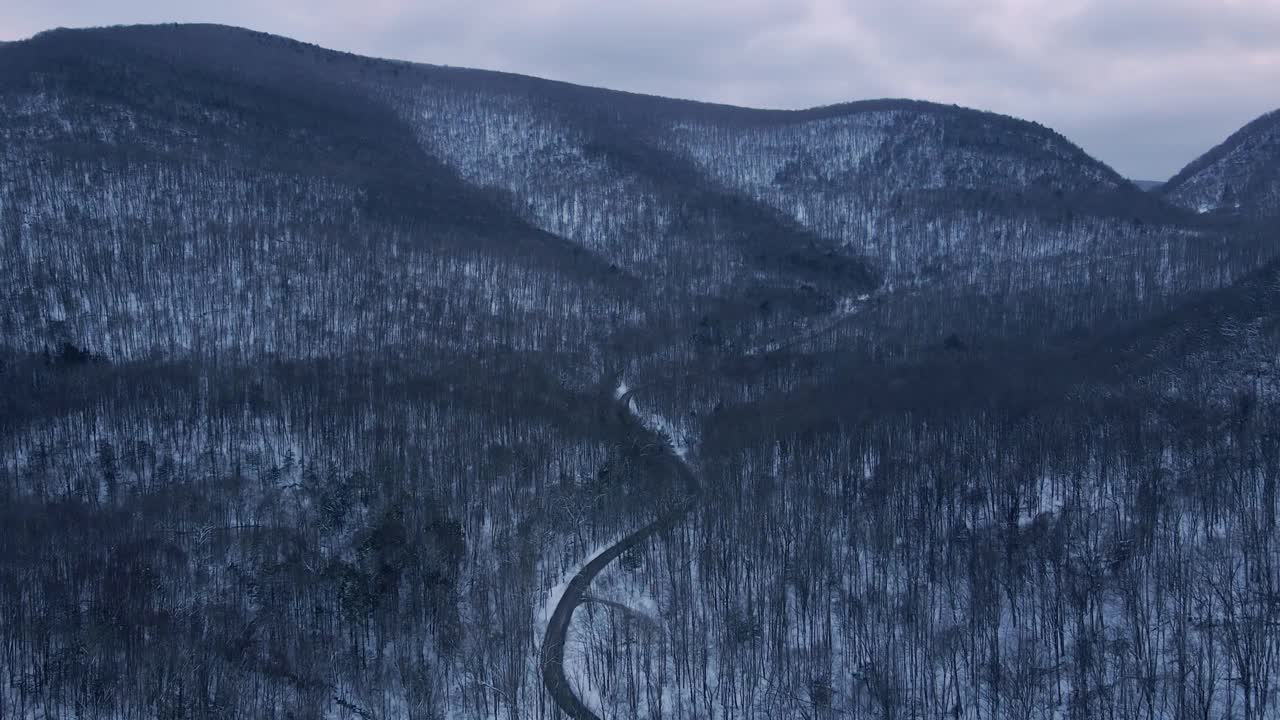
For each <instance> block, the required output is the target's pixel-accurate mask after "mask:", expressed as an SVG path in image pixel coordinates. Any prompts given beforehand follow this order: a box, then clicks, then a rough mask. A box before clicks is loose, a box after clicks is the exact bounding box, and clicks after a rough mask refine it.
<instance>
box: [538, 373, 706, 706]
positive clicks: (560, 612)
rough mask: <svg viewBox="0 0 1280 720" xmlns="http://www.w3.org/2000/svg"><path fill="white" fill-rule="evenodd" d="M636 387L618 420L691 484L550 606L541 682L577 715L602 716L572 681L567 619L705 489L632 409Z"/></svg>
mask: <svg viewBox="0 0 1280 720" xmlns="http://www.w3.org/2000/svg"><path fill="white" fill-rule="evenodd" d="M635 392H636V391H635V390H634V389H633V390H628V391H626V392H624V393H623V394H622V395H620V396H619V397H618V400H617V402H618V414H619V419H620V420H621V421H622V422H623V423H624V427H626V428H627V429H628V430H629V431H630V432H631V433H633V434H635V435H638V436H639V437H641V438H644V439H645V440H646V441H647V442H648V443H649V444H650V445H655V446H658V447H661V448H662V451H663V452H662V454H661V455H660V456H658V457H657V458H650V460H651V461H654V462H658V463H660V464H661V466H662V468H661V469H662V471H664V472H671V473H673V474H674V475H675V476H676V477H679V478H680V479H681V480H682V481H683V483H684V485H685V487H686V488H687V493H688V496H687V497H686V498H685V499H684V500H683V501H681V502H679V503H678V504H677V505H676V506H675V507H674V508H672V509H671V510H668V511H667V512H665V513H663V514H662V515H660V516H658V518H657V519H656V520H654V521H653V522H650V523H649V524H648V525H645V526H643V527H641V528H640V529H638V530H635V531H634V532H632V533H631V534H629V535H627V536H625V537H623V538H622V539H621V540H619V541H618V542H616V543H614V544H613V545H610V546H609V547H608V548H606V549H605V550H604V551H603V552H601V553H600V554H599V555H597V556H595V557H594V558H592V559H591V561H590V562H588V563H587V564H586V565H584V566H583V567H582V569H581V570H579V571H578V572H577V574H576V575H574V576H573V578H572V579H571V580H569V585H568V587H566V588H565V591H564V594H563V595H561V596H560V602H559V603H557V604H556V607H555V610H554V611H552V613H551V619H550V620H549V621H548V622H547V632H546V635H545V636H544V637H543V640H542V657H541V658H540V661H541V665H542V682H543V684H545V685H546V687H547V692H548V693H549V694H550V695H551V698H552V700H554V701H555V703H556V705H557V706H559V708H560V709H561V710H562V711H563V712H564V714H565V715H568V716H569V717H570V718H573V720H601V719H600V716H599V715H596V713H595V712H594V711H593V710H592V709H591V708H589V707H587V706H586V705H585V704H584V703H583V702H582V699H581V698H579V697H578V696H577V694H575V693H574V691H573V688H572V687H571V686H570V685H569V678H568V676H567V675H566V674H565V670H564V648H565V641H566V639H567V638H568V635H569V623H570V622H571V621H572V620H573V611H574V610H576V609H577V608H578V606H579V605H581V604H583V603H584V602H587V601H593V600H595V598H592V597H591V596H590V595H589V594H588V591H589V590H590V588H591V581H592V580H595V578H596V576H597V575H599V574H600V572H601V571H602V570H604V569H605V567H606V566H608V565H609V563H611V562H613V561H614V560H616V559H617V558H618V556H620V555H622V554H623V553H625V552H626V551H628V550H630V549H631V548H634V547H637V546H639V545H640V544H642V543H644V542H645V541H647V540H648V539H649V538H650V537H652V536H653V535H654V534H655V533H658V532H661V531H662V530H665V529H667V528H670V527H674V526H676V525H678V524H680V522H681V521H683V520H684V518H685V516H687V515H688V514H689V512H690V511H691V510H693V508H694V506H695V504H696V501H697V497H698V495H699V493H700V491H701V488H700V486H699V483H698V479H697V477H696V476H695V475H694V474H693V470H692V469H691V468H690V467H689V465H688V464H687V463H686V462H685V461H684V459H682V458H681V457H680V456H679V455H677V454H676V453H675V450H674V449H673V448H672V447H671V444H670V443H669V442H667V441H666V440H665V439H664V438H661V437H660V436H659V435H658V434H657V433H655V432H654V431H652V430H650V429H649V428H647V427H645V426H644V424H643V423H641V422H640V420H639V418H637V417H636V416H635V414H634V413H633V412H632V411H631V398H632V396H633V395H634V394H635Z"/></svg>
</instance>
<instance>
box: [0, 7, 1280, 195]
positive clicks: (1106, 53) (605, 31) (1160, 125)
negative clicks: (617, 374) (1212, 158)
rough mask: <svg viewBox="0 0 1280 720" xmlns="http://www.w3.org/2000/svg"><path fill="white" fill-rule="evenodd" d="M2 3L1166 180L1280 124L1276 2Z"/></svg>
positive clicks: (62, 18) (35, 22)
mask: <svg viewBox="0 0 1280 720" xmlns="http://www.w3.org/2000/svg"><path fill="white" fill-rule="evenodd" d="M180 4H181V3H179V2H175V1H174V0H113V1H112V2H103V1H102V0H4V2H3V3H0V39H3V40H16V39H19V38H23V37H28V36H30V35H32V34H33V33H35V32H38V31H40V30H44V29H48V28H52V27H59V26H64V27H80V26H88V25H108V24H121V23H142V22H147V23H150V22H171V21H173V22H218V23H226V24H230V25H240V26H244V27H250V28H254V29H256V30H263V31H266V32H271V33H277V34H280V35H287V36H289V37H293V38H297V39H300V40H306V41H309V42H314V43H317V44H319V45H323V46H326V47H331V48H337V49H342V50H350V51H352V52H357V53H361V54H366V55H377V56H382V57H393V58H400V59H405V60H416V61H421V62H429V63H437V64H446V65H457V66H466V67H480V68H490V69H497V70H509V71H514V72H521V73H526V74H530V75H538V76H543V77H550V78H556V79H560V80H569V81H573V82H579V83H586V84H590V85H601V86H606V87H612V88H618V89H623V90H633V91H638V92H647V93H654V94H659V95H669V96H676V97H687V98H696V99H700V100H713V101H719V102H727V103H734V104H738V105H751V106H757V107H783V108H798V107H808V106H812V105H823V104H829V103H834V102H841V101H845V100H856V99H865V98H875V97H910V98H919V99H924V100H934V101H938V102H945V103H956V104H959V105H966V106H971V107H977V108H982V109H986V110H995V111H998V112H1003V113H1008V114H1011V115H1017V116H1019V117H1024V118H1027V119H1031V120H1037V121H1039V122H1041V123H1044V124H1045V125H1048V126H1050V127H1053V128H1054V129H1056V130H1058V131H1060V132H1062V133H1063V134H1065V135H1066V136H1067V137H1069V138H1071V139H1072V140H1074V141H1075V142H1077V143H1079V144H1080V145H1082V146H1083V147H1084V148H1085V149H1086V150H1088V151H1089V152H1091V153H1093V154H1094V155H1096V156H1097V157H1099V158H1101V159H1102V160H1104V161H1106V162H1108V163H1110V164H1111V165H1112V166H1114V167H1115V168H1116V169H1117V170H1119V171H1120V172H1121V173H1124V174H1126V175H1128V176H1130V177H1133V178H1138V179H1164V178H1167V177H1169V176H1170V175H1172V174H1173V173H1174V172H1175V171H1177V170H1178V169H1179V168H1180V167H1181V166H1182V165H1184V164H1186V163H1187V162H1189V161H1190V160H1192V159H1194V158H1195V157H1196V156H1197V155H1199V154H1200V153H1202V152H1204V151H1205V150H1207V149H1209V148H1210V147H1212V146H1213V145H1215V144H1217V143H1218V142H1220V141H1221V140H1223V139H1224V138H1225V137H1226V136H1227V135H1228V134H1230V133H1231V132H1232V131H1234V130H1236V129H1237V128H1239V127H1240V126H1241V125H1243V124H1244V123H1245V122H1247V121H1249V120H1251V119H1253V118H1254V117H1256V116H1258V115H1260V114H1262V113H1263V112H1266V111H1269V110H1273V109H1276V108H1277V107H1280V0H265V1H264V0H216V1H215V2H207V1H206V2H200V3H194V2H191V3H187V4H188V5H189V6H190V9H186V8H181V7H177V6H178V5H180Z"/></svg>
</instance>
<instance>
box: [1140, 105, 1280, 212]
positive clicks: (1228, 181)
mask: <svg viewBox="0 0 1280 720" xmlns="http://www.w3.org/2000/svg"><path fill="white" fill-rule="evenodd" d="M1161 193H1162V194H1163V195H1164V196H1165V197H1166V198H1168V199H1169V201H1171V202H1173V203H1175V204H1177V205H1180V206H1182V207H1185V208H1189V209H1191V210H1195V211H1196V212H1200V213H1208V212H1217V213H1223V214H1238V215H1244V216H1246V217H1254V218H1270V219H1272V220H1274V219H1275V218H1276V217H1277V216H1280V110H1277V111H1275V112H1270V113H1267V114H1266V115H1263V116H1262V117H1260V118H1258V119H1257V120H1254V121H1253V122H1251V123H1249V124H1248V125H1246V126H1244V127H1243V128H1241V129H1240V130H1239V132H1236V133H1234V134H1233V135H1232V136H1231V137H1229V138H1227V139H1226V141H1224V142H1223V143H1222V144H1221V145H1219V146H1217V147H1215V148H1213V149H1212V150H1210V151H1209V152H1207V153H1205V154H1204V155H1203V156H1201V157H1200V158H1197V159H1196V160H1195V162H1192V163H1191V164H1190V165H1187V166H1186V167H1185V168H1183V169H1182V171H1181V172H1179V173H1178V174H1177V175H1175V176H1174V178H1173V179H1172V180H1170V181H1169V182H1168V184H1166V185H1165V186H1164V187H1163V188H1161Z"/></svg>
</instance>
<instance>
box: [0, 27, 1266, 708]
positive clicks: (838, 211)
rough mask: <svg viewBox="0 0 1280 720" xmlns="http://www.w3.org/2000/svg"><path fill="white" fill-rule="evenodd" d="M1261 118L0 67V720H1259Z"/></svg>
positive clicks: (387, 70)
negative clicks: (1085, 123) (1167, 166)
mask: <svg viewBox="0 0 1280 720" xmlns="http://www.w3.org/2000/svg"><path fill="white" fill-rule="evenodd" d="M1275 126H1276V123H1275V122H1274V117H1273V116H1268V117H1267V118H1263V119H1260V120H1258V121H1256V122H1255V123H1253V124H1251V125H1250V126H1248V127H1247V128H1245V129H1244V130H1242V131H1241V132H1240V133H1238V134H1237V135H1235V136H1233V137H1232V138H1231V139H1229V140H1228V141H1227V143H1225V144H1224V145H1223V146H1221V147H1219V148H1217V149H1215V150H1213V151H1211V152H1210V153H1209V154H1207V155H1206V156H1204V157H1203V158H1201V159H1200V160H1198V161H1196V162H1195V163H1193V164H1192V165H1190V166H1188V168H1187V169H1186V170H1184V171H1183V172H1182V173H1180V174H1179V176H1178V177H1176V178H1174V179H1173V180H1172V181H1171V182H1170V183H1169V184H1168V185H1166V186H1164V187H1163V188H1161V189H1159V190H1156V191H1152V192H1144V191H1142V190H1140V189H1139V188H1138V187H1136V186H1135V185H1133V184H1132V183H1130V182H1129V181H1127V180H1125V179H1123V178H1121V177H1120V176H1119V175H1117V174H1116V173H1115V172H1114V171H1112V170H1111V169H1110V168H1109V167H1107V166H1106V165H1105V164H1103V163H1101V162H1099V161H1097V160H1095V159H1093V158H1091V157H1090V156H1088V155H1087V154H1086V153H1085V152H1084V151H1082V150H1081V149H1080V148H1078V147H1076V146H1075V145H1074V144H1072V143H1071V142H1070V141H1069V140H1067V139H1066V138H1064V137H1062V136H1061V135H1059V134H1057V133H1055V132H1053V131H1052V130H1050V129H1048V128H1045V127H1043V126H1040V125H1038V124H1035V123H1031V122H1027V121H1023V120H1018V119H1015V118H1010V117H1006V116H1001V115H996V114H992V113H986V112H980V111H976V110H969V109H965V108H958V107H952V106H942V105H936V104H931V103H926V102H917V101H906V100H877V101H868V102H855V103H850V104H844V105H836V106H831V107H823V108H815V109H811V110H804V111H773V110H755V109H747V108H736V107H728V106H722V105H711V104H705V103H698V102H692V101H684V100H672V99H666V98H658V97H649V96H642V95H635V94H629V93H621V92H615V91H610V90H603V89H596V88H587V87H581V86H575V85H569V84H565V83H558V82H553V81H549V80H541V79H536V78H531V77H524V76H518V75H511V74H503V73H494V72H485V71H476V70H465V69H458V68H450V67H442V66H428V65H417V64H410V63H403V62H396V61H389V60H374V59H369V58H363V57H357V56H353V55H349V54H343V53H338V52H333V51H329V50H324V49H321V48H317V47H315V46H310V45H306V44H303V43H298V42H295V41H292V40H287V39H284V38H279V37H273V36H269V35H264V34H261V33H255V32H251V31H247V30H240V29H235V28H227V27H219V26H147V27H125V28H107V29H97V30H57V31H51V32H48V33H43V34H41V35H38V36H36V37H34V38H32V39H30V40H25V41H21V42H16V43H8V44H0V619H2V620H0V720H7V719H8V718H10V717H13V718H55V717H61V718H90V717H93V718H141V717H148V718H149V717H164V718H258V717H296V718H318V717H323V718H343V719H346V718H362V719H367V718H386V719H388V720H389V719H392V718H510V719H514V718H520V717H523V718H529V717H537V718H554V717H560V716H565V715H568V716H570V717H575V718H588V719H591V718H599V719H600V720H604V719H605V718H624V717H625V718H633V717H634V718H690V719H691V718H732V719H738V718H774V717H807V718H837V717H841V718H844V717H853V718H883V719H885V720H889V719H894V720H896V719H899V718H902V719H906V718H935V717H938V718H940V717H949V718H956V719H957V720H959V719H960V718H966V719H968V718H972V719H973V720H978V719H979V718H1019V719H1023V718H1044V719H1046V720H1048V719H1050V718H1053V719H1057V718H1078V719H1081V720H1083V719H1085V718H1090V719H1092V718H1117V719H1118V718H1145V719H1149V720H1156V719H1157V718H1178V719H1182V718H1193V717H1194V718H1217V717H1224V718H1225V717H1232V718H1244V719H1245V720H1263V719H1264V718H1270V717H1275V716H1276V715H1277V714H1280V695H1278V693H1280V684H1278V683H1277V681H1276V678H1277V677H1280V552H1278V551H1277V544H1276V543H1278V542H1280V535H1278V533H1280V528H1278V523H1277V511H1280V504H1278V503H1280V499H1278V498H1277V489H1276V488H1277V474H1278V473H1280V454H1278V452H1280V445H1277V439H1280V405H1277V401H1278V400H1280V397H1278V396H1277V387H1280V378H1278V377H1277V372H1280V370H1278V369H1277V367H1278V366H1277V363H1280V334H1278V332H1277V331H1278V329H1280V317H1278V316H1277V312H1280V311H1278V310H1277V308H1280V304H1278V303H1277V301H1278V300H1280V295H1278V293H1280V275H1277V273H1278V272H1280V269H1278V266H1277V263H1278V262H1280V242H1278V241H1280V237H1277V228H1276V225H1275V223H1274V222H1272V221H1273V220H1274V218H1275V217H1276V215H1277V213H1280V209H1278V208H1277V207H1276V203H1275V200H1276V198H1277V197H1278V195H1277V193H1276V192H1275V182H1274V181H1275V179H1276V177H1277V175H1276V172H1275V171H1276V167H1277V165H1276V153H1275V149H1276V146H1275V142H1274V140H1275V137H1273V136H1275V135H1276V133H1275V132H1274V130H1275Z"/></svg>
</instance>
